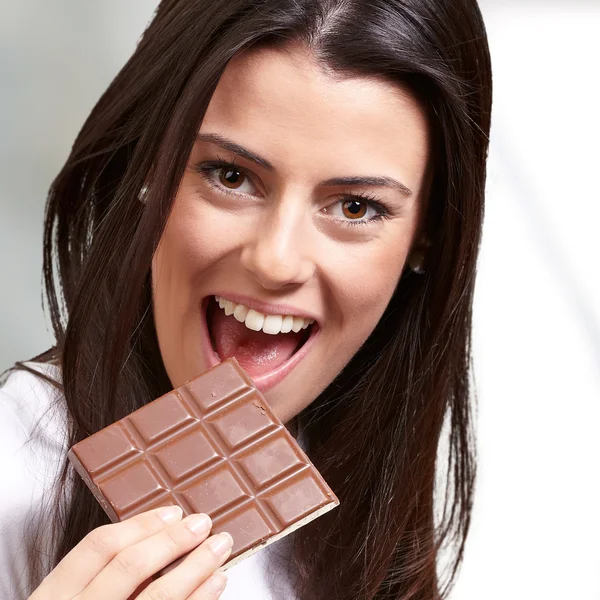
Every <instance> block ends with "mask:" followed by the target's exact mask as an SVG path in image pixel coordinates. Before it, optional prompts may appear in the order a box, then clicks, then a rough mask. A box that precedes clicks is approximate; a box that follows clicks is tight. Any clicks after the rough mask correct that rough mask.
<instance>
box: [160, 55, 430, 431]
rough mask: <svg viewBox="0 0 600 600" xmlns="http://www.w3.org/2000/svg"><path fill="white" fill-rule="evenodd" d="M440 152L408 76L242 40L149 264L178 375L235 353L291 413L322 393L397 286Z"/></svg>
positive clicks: (165, 351)
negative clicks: (321, 62)
mask: <svg viewBox="0 0 600 600" xmlns="http://www.w3.org/2000/svg"><path fill="white" fill-rule="evenodd" d="M234 145H235V146H234ZM428 156H429V138H428V128H427V122H426V117H425V113H424V111H423V109H422V108H421V107H420V106H419V105H418V104H417V102H416V100H415V99H414V98H413V97H412V96H411V95H410V94H409V93H408V92H407V91H405V90H403V89H401V88H400V87H398V86H393V85H391V84H389V83H386V82H383V81H380V80H376V79H374V78H373V79H367V78H360V79H351V80H345V81H336V80H334V79H332V78H330V77H329V76H327V75H325V74H324V73H322V72H321V71H320V70H319V69H318V68H317V67H316V66H315V63H314V62H313V61H312V60H311V57H310V55H309V54H307V53H306V52H305V51H304V50H300V49H295V50H292V51H289V52H283V51H275V50H262V51H255V52H253V53H252V52H250V53H243V54H239V55H237V56H236V57H235V58H234V59H233V60H232V61H231V62H230V63H229V65H228V66H227V69H226V70H225V72H224V74H223V76H222V78H221V80H220V82H219V84H218V86H217V88H216V91H215V93H214V95H213V97H212V99H211V102H210V104H209V106H208V110H207V112H206V116H205V118H204V121H203V123H202V126H201V127H200V131H199V136H198V140H197V142H196V143H195V145H194V148H193V150H192V153H191V155H190V157H189V161H188V165H187V168H186V172H185V175H184V177H183V179H182V182H181V186H180V188H179V191H178V194H177V197H176V200H175V204H174V207H173V210H172V213H171V215H170V218H169V221H168V224H167V227H166V229H165V231H164V233H163V236H162V238H161V242H160V244H159V247H158V249H157V251H156V254H155V256H154V260H153V265H152V278H153V296H154V316H155V323H156V330H157V334H158V341H159V345H160V350H161V353H162V357H163V361H164V364H165V367H166V370H167V373H168V375H169V377H170V379H171V383H172V384H173V386H179V385H181V384H182V383H184V382H185V381H186V380H188V379H191V378H193V377H195V376H197V375H199V374H200V373H202V372H204V371H206V370H207V369H209V368H211V367H212V366H214V365H215V364H217V362H218V361H219V360H222V359H224V358H226V357H228V356H235V357H236V358H237V359H238V361H239V362H240V364H241V365H242V367H244V368H245V369H246V370H247V371H248V373H249V374H250V376H251V377H252V378H253V379H254V381H255V383H256V384H257V386H258V387H259V388H260V389H262V390H263V392H264V393H265V396H266V398H267V400H268V402H269V404H270V405H271V406H272V407H273V409H274V411H275V412H276V413H277V415H278V416H279V417H280V418H281V419H282V420H283V421H284V422H287V421H289V420H290V419H291V418H292V417H294V416H295V415H296V414H298V413H299V412H300V411H301V410H302V409H303V408H304V407H306V406H307V405H308V404H310V403H311V402H312V401H313V400H314V399H315V398H316V397H317V396H318V395H319V394H320V393H321V392H322V391H323V390H324V389H325V388H326V387H327V386H328V385H329V383H331V382H332V381H333V379H334V378H335V377H336V376H337V375H338V373H339V372H340V371H341V369H342V368H343V367H344V366H345V365H346V364H347V363H348V361H349V360H350V359H351V358H352V356H353V355H354V354H355V353H356V352H357V351H358V350H359V348H360V347H361V345H362V344H363V343H364V342H365V341H366V340H367V338H368V337H369V335H370V334H371V332H372V331H373V329H374V328H375V326H376V325H377V322H378V321H379V319H380V317H381V316H382V314H383V312H384V310H385V308H386V306H387V305H388V303H389V301H390V299H391V297H392V294H393V292H394V289H395V287H396V284H397V282H398V279H399V277H400V275H401V272H402V270H403V268H404V265H405V261H406V259H407V256H408V253H409V250H410V249H411V247H412V246H413V244H414V242H415V237H416V235H417V232H418V228H419V225H420V217H421V212H422V210H421V208H422V204H423V199H424V198H425V195H426V189H425V188H426V168H427V163H428ZM219 161H223V162H225V163H228V164H232V163H234V164H235V166H233V167H231V166H225V167H219V165H218V163H219ZM211 163H212V164H211ZM215 163H217V164H216V165H215ZM366 178H370V179H371V181H360V182H358V183H357V181H358V180H363V179H366ZM374 178H377V181H373V179H374ZM384 178H385V179H384ZM344 180H345V181H344ZM353 180H356V181H353ZM396 182H397V183H396ZM215 295H216V296H219V297H222V298H223V299H224V300H222V304H224V303H225V300H228V301H229V303H228V304H225V305H224V308H221V307H220V306H219V304H217V302H216V301H215V299H214V296H215ZM250 309H252V310H250ZM232 310H234V313H233V314H226V313H230V312H231V311H232ZM312 320H314V323H312V324H308V323H311V321H312ZM303 326H306V328H304V329H303V328H302V327H303ZM290 327H292V328H293V329H292V330H291V331H289V328H290ZM282 329H283V331H282ZM265 330H266V331H267V332H265ZM294 330H298V331H297V332H296V331H294ZM277 331H279V333H274V332H277ZM286 331H288V333H286ZM268 332H270V333H268Z"/></svg>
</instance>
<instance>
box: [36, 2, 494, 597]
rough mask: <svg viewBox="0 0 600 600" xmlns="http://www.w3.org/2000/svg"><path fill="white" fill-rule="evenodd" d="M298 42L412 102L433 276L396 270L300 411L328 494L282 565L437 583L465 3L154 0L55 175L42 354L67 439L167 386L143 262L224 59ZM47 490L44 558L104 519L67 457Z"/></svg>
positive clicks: (393, 585) (487, 106) (475, 72)
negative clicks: (54, 374) (376, 310)
mask: <svg viewBox="0 0 600 600" xmlns="http://www.w3.org/2000/svg"><path fill="white" fill-rule="evenodd" d="M297 42H300V43H302V44H304V45H305V46H306V47H308V48H309V49H310V50H311V51H312V53H313V55H314V56H315V58H316V60H317V61H318V62H319V64H320V65H321V66H322V67H323V68H324V69H326V71H327V72H328V73H331V74H332V75H333V76H336V77H356V76H359V77H360V76H377V77H380V78H382V79H384V80H386V81H388V82H391V83H396V84H401V85H403V86H408V87H409V89H411V90H412V91H413V93H414V94H415V95H416V96H417V97H418V98H419V99H420V101H421V102H422V104H423V106H424V107H425V108H426V110H427V113H428V115H429V122H430V127H431V130H432V133H433V138H432V139H433V157H432V161H433V162H432V165H433V170H432V184H431V192H430V195H429V198H428V200H427V214H426V229H427V233H428V235H429V237H430V239H431V240H432V242H433V245H432V246H431V248H430V249H429V252H428V255H427V272H426V274H425V275H422V276H419V275H416V274H413V273H409V272H408V273H405V274H404V275H403V276H402V277H401V279H400V281H399V282H398V285H397V288H396V290H395V293H394V296H393V298H392V300H391V302H390V304H389V306H388V307H387V310H386V312H385V314H384V315H383V317H382V319H381V321H380V323H379V324H378V326H377V327H376V329H375V331H374V332H373V334H372V335H371V336H370V337H369V339H368V340H367V341H366V343H365V344H364V345H363V347H362V348H361V349H360V350H359V351H358V352H357V354H356V355H355V356H354V357H353V358H352V360H351V361H350V363H349V364H348V365H347V366H346V367H345V368H344V369H343V371H342V372H341V373H340V374H339V375H338V377H337V378H336V379H335V380H334V381H333V383H331V385H330V386H329V387H328V388H327V389H326V390H325V391H324V392H323V393H322V394H321V395H320V396H319V397H318V398H316V399H315V400H314V402H313V403H312V404H311V405H310V406H309V407H307V408H306V409H305V410H304V411H303V412H302V413H301V414H300V415H299V416H298V422H299V423H300V426H301V428H302V430H303V432H304V435H305V437H306V439H307V442H308V445H309V453H310V455H311V458H312V460H313V461H314V463H315V464H316V466H317V468H318V469H319V470H320V471H321V472H322V474H323V475H324V477H325V479H326V480H327V481H328V482H329V483H330V484H331V486H332V487H333V489H334V490H335V492H336V494H337V495H338V496H339V498H340V500H341V505H340V506H339V508H337V509H336V510H334V511H332V512H330V513H328V514H327V515H325V516H323V517H321V518H319V519H317V520H316V521H314V522H312V523H311V524H309V525H308V526H306V527H304V528H302V529H300V530H299V531H298V532H296V533H295V534H293V541H294V544H293V552H292V561H291V563H290V565H289V569H290V573H292V574H293V576H295V577H296V582H295V583H296V586H295V587H296V589H297V590H298V591H297V593H298V594H299V597H300V598H303V599H306V600H308V599H314V598H328V599H329V600H338V599H339V600H349V599H353V600H354V599H365V600H367V599H374V598H396V599H403V600H409V599H410V600H412V599H415V600H416V599H419V600H431V599H437V598H441V597H444V596H445V595H446V594H447V591H448V590H449V588H450V585H451V583H452V581H453V579H454V576H455V574H456V569H457V567H458V565H459V564H460V562H461V560H462V556H463V549H464V543H465V537H466V535H467V531H468V528H469V520H470V513H471V504H472V496H473V486H474V477H475V461H474V447H473V436H472V403H473V398H472V393H471V385H470V373H471V358H470V357H471V307H472V298H473V286H474V280H475V272H476V259H477V252H478V247H479V242H480V235H481V225H482V219H483V209H484V202H483V199H484V184H485V177H486V158H487V150H488V134H489V129H490V113H491V91H492V90H491V66H490V57H489V51H488V46H487V39H486V32H485V27H484V24H483V21H482V17H481V13H480V10H479V8H478V6H477V3H476V0H227V1H221V2H218V1H215V0H211V1H208V0H186V1H183V0H163V1H162V2H161V3H160V5H159V6H158V8H157V10H156V14H155V17H154V19H153V21H152V22H151V23H150V25H149V26H148V28H147V30H146V32H145V33H144V35H143V37H142V38H141V40H140V42H139V44H138V47H137V49H136V50H135V52H134V54H133V56H132V57H131V58H130V59H129V61H128V62H127V64H126V65H125V66H124V67H123V69H122V70H121V71H120V73H119V74H118V75H117V77H116V78H115V79H114V81H113V82H112V83H111V85H110V86H109V88H108V89H107V91H106V92H105V93H104V95H103V96H102V97H101V98H100V100H99V101H98V103H97V104H96V106H95V107H94V109H93V110H92V113H91V115H90V116H89V118H88V119H87V121H86V122H85V124H84V126H83V128H82V130H81V132H80V133H79V135H78V137H77V139H76V141H75V143H74V145H73V148H72V151H71V154H70V156H69V158H68V159H67V162H66V164H65V166H64V167H63V169H62V170H61V171H60V173H59V174H58V176H57V177H56V179H55V181H54V182H53V184H52V187H51V190H50V193H49V198H48V203H47V209H46V218H45V232H44V282H45V289H46V297H47V304H48V309H49V312H50V316H51V319H52V323H53V327H54V332H55V335H56V346H55V347H53V348H52V349H50V350H49V351H48V352H46V353H44V354H43V355H41V356H40V357H37V358H38V359H39V360H42V361H47V362H57V363H58V364H60V366H61V368H62V381H63V392H64V402H65V403H66V408H67V412H68V415H69V443H70V444H73V443H75V442H77V441H79V440H81V439H82V438H84V437H86V436H88V435H90V434H91V433H93V432H95V431H98V430H99V429H102V428H103V427H105V426H107V425H109V424H110V423H112V422H114V421H115V420H117V419H120V418H122V417H123V416H125V415H126V414H128V413H130V412H131V411H133V410H135V409H137V408H139V407H140V406H142V405H143V404H145V403H146V402H148V401H150V400H152V399H154V398H156V397H158V396H159V395H161V394H163V393H165V392H166V391H168V390H169V389H170V388H171V384H170V382H169V379H168V377H167V374H166V372H165V369H164V366H163V363H162V359H161V355H160V352H159V348H158V342H157V337H156V332H155V329H154V320H153V313H152V297H151V285H150V267H151V260H152V255H153V252H154V250H155V249H156V246H157V244H158V241H159V239H160V236H161V232H162V231H163V228H164V226H165V223H166V220H167V218H168V215H169V211H170V208H171V205H172V202H173V199H174V197H175V194H176V191H177V187H178V184H179V181H180V179H181V177H182V174H183V171H184V168H185V164H186V160H187V158H188V155H189V153H190V151H191V148H192V145H193V142H194V139H195V136H196V133H197V131H198V129H199V125H200V123H201V121H202V118H203V116H204V113H205V111H206V108H207V106H208V103H209V101H210V98H211V96H212V93H213V91H214V89H215V87H216V85H217V83H218V81H219V78H220V76H221V74H222V73H223V70H224V69H225V67H226V65H227V63H228V61H229V60H230V59H231V58H232V57H233V56H234V55H235V54H236V53H237V52H239V51H241V50H244V49H249V48H259V47H267V46H270V47H285V46H286V45H287V44H289V43H297ZM149 182H150V186H149V190H150V191H149V193H148V196H147V201H146V203H145V204H142V203H140V202H139V201H138V199H137V197H138V194H139V193H140V190H141V189H142V187H143V186H144V185H145V184H147V183H149ZM61 401H63V400H61ZM444 444H445V446H444V447H445V448H446V451H445V452H441V451H440V447H441V446H442V445H444ZM440 472H441V473H442V478H441V480H442V484H441V487H440V486H439V485H438V484H439V481H438V480H437V478H436V473H440ZM59 489H60V493H61V494H62V496H63V497H64V498H66V504H65V507H66V508H65V509H64V511H61V510H59V508H55V510H54V513H55V514H54V515H53V522H54V527H55V533H56V537H55V539H56V547H55V554H54V556H53V563H52V564H56V563H57V562H58V561H59V560H60V559H61V558H62V557H63V556H64V555H65V554H66V553H67V552H68V551H69V550H70V549H71V548H73V546H74V545H75V544H76V543H77V542H79V541H80V540H81V539H82V537H83V536H84V535H86V534H87V533H88V532H89V531H90V530H92V529H93V528H96V527H98V526H99V525H101V524H104V523H106V522H108V519H107V517H106V515H105V513H104V512H103V510H102V509H101V508H100V506H99V504H98V503H97V502H96V500H95V499H94V498H93V496H92V495H91V493H90V492H89V491H88V489H87V487H86V486H85V485H84V484H83V482H82V481H81V480H80V479H79V478H77V477H73V474H72V472H71V470H70V468H69V466H68V465H67V463H66V462H65V464H64V466H63V470H62V475H61V479H60V486H59ZM67 489H69V494H68V495H67V494H66V490H67ZM434 500H435V502H434ZM56 506H58V504H57V505H56ZM438 508H439V510H438ZM444 548H447V549H448V551H449V553H448V554H447V555H446V554H444V556H446V559H445V561H444V562H445V563H446V568H445V569H444V570H442V569H440V568H439V563H440V560H439V557H440V553H441V552H442V550H443V549H444ZM436 565H437V567H438V568H437V569H436ZM31 567H32V570H33V571H35V561H34V560H33V559H32V561H31ZM42 575H43V573H37V575H35V576H33V579H32V581H33V583H34V585H36V584H37V583H38V582H39V578H40V577H41V576H42Z"/></svg>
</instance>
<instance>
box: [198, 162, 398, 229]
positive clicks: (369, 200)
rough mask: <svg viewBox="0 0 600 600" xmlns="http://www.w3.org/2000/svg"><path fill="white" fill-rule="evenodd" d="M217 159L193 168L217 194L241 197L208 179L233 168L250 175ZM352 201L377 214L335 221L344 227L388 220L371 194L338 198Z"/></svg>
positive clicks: (232, 164) (385, 211)
mask: <svg viewBox="0 0 600 600" xmlns="http://www.w3.org/2000/svg"><path fill="white" fill-rule="evenodd" d="M217 158H218V159H219V160H216V161H212V162H205V163H200V164H197V165H195V166H194V168H195V170H196V171H197V172H198V173H200V175H202V177H204V179H206V181H207V182H208V183H209V184H210V185H211V186H212V187H213V188H214V189H216V190H217V191H218V192H221V193H222V194H227V195H231V196H243V194H240V193H238V192H234V191H231V190H227V189H226V188H223V187H221V186H219V185H217V184H216V183H215V182H214V181H213V179H212V178H211V177H210V175H211V173H212V171H219V170H221V169H228V168H234V169H236V170H237V171H239V172H240V173H243V174H244V176H246V177H248V178H249V179H251V177H250V175H249V174H248V171H246V169H244V168H243V167H240V166H238V165H236V164H235V161H234V162H230V161H226V160H223V159H221V158H220V157H219V156H218V155H217ZM352 200H358V201H361V202H365V203H366V204H367V205H369V206H371V207H372V208H374V209H375V210H377V211H378V214H377V215H376V216H374V217H371V218H370V219H368V220H366V221H358V220H356V221H355V220H352V219H350V220H345V219H336V220H337V221H339V222H340V223H342V224H343V225H345V226H348V227H359V226H362V225H369V224H371V223H374V222H375V221H380V220H382V219H389V218H390V214H389V211H388V209H387V207H386V206H385V205H384V204H383V203H382V202H381V201H380V200H379V199H378V198H377V197H376V196H374V195H372V194H367V193H362V192H359V193H352V194H343V197H342V198H340V200H339V202H347V201H352Z"/></svg>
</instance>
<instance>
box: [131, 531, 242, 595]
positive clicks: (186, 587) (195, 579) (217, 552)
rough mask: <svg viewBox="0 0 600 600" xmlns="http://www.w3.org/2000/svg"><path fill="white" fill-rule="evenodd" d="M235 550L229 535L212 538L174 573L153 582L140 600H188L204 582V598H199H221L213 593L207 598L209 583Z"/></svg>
mask: <svg viewBox="0 0 600 600" xmlns="http://www.w3.org/2000/svg"><path fill="white" fill-rule="evenodd" d="M232 546H233V540H232V538H231V536H230V535H229V534H228V533H219V534H218V535H213V536H212V537H210V538H209V539H208V540H206V541H205V542H204V543H203V544H202V545H201V546H199V547H198V548H196V549H195V550H194V551H193V552H192V553H191V554H190V555H189V556H186V558H185V560H183V561H182V563H181V564H180V565H178V566H177V567H176V568H175V569H173V570H172V571H169V572H168V573H167V574H166V575H163V576H162V577H160V578H158V579H157V580H156V581H154V582H152V583H151V584H150V585H149V586H148V587H147V588H146V589H145V590H144V591H143V592H142V594H141V595H140V596H139V600H153V599H154V598H170V599H171V598H172V599H173V600H186V599H187V598H189V596H190V594H192V593H194V592H195V590H197V589H198V587H199V586H201V585H202V584H204V583H205V582H206V585H204V586H203V587H204V592H203V593H204V596H203V595H200V596H199V597H200V598H204V597H206V598H216V597H218V596H215V595H214V590H213V594H212V595H208V596H207V595H206V594H207V593H208V591H209V588H210V585H211V584H208V581H207V580H208V579H209V578H210V577H211V575H213V574H214V571H215V569H217V568H219V567H220V566H221V565H222V564H223V563H224V562H225V560H227V557H228V556H229V555H230V554H231V547H232ZM213 581H214V580H213Z"/></svg>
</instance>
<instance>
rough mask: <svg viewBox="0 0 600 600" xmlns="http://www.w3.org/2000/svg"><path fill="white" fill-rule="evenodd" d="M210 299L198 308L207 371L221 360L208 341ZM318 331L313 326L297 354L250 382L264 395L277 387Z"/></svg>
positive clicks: (317, 327) (209, 297) (302, 355)
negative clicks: (207, 315)
mask: <svg viewBox="0 0 600 600" xmlns="http://www.w3.org/2000/svg"><path fill="white" fill-rule="evenodd" d="M216 295H217V296H219V295H220V294H216ZM223 296H225V294H223ZM211 297H213V299H214V296H207V297H206V298H204V300H202V303H201V306H200V309H201V311H202V321H201V322H202V326H201V337H202V350H203V353H204V356H205V357H206V360H207V361H208V368H209V369H212V368H213V367H216V366H217V365H218V364H219V363H220V362H221V359H220V358H219V357H218V356H217V354H216V353H215V351H214V350H213V347H212V343H211V341H210V336H209V334H208V322H207V319H206V314H207V310H206V309H207V308H208V302H209V301H210V299H211ZM226 297H227V298H228V299H230V300H232V301H233V302H235V300H234V298H233V297H232V296H226ZM235 297H236V298H241V297H242V296H235ZM240 303H241V304H244V302H242V301H241V300H240ZM246 306H247V305H246ZM280 306H281V305H280ZM248 308H252V307H251V306H250V307H248ZM255 310H258V309H255ZM271 314H272V313H271ZM276 314H289V313H276ZM297 316H300V315H297ZM310 318H311V319H312V318H314V317H310ZM320 331H321V329H320V327H319V326H318V325H317V326H316V327H314V326H313V328H312V330H311V333H310V337H309V338H308V339H307V340H306V342H305V343H304V344H303V345H302V348H300V350H298V352H296V353H295V354H293V355H292V356H291V357H290V358H289V359H288V360H286V361H285V362H284V363H283V364H281V365H279V366H278V367H277V368H276V369H274V370H273V371H270V372H269V373H265V374H264V375H260V376H259V377H256V378H252V381H254V384H255V385H256V387H257V388H258V389H259V390H260V391H261V392H262V393H265V392H266V391H267V390H269V389H271V388H272V387H273V386H275V385H277V384H278V383H279V382H280V381H282V380H283V379H285V377H286V376H287V375H288V374H289V373H291V371H292V370H293V369H294V368H295V367H296V365H297V364H298V363H299V362H300V361H301V360H302V359H303V358H304V357H305V356H306V355H307V354H308V352H309V351H310V348H311V347H312V346H313V344H314V341H315V340H316V339H317V337H318V336H319V333H320Z"/></svg>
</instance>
